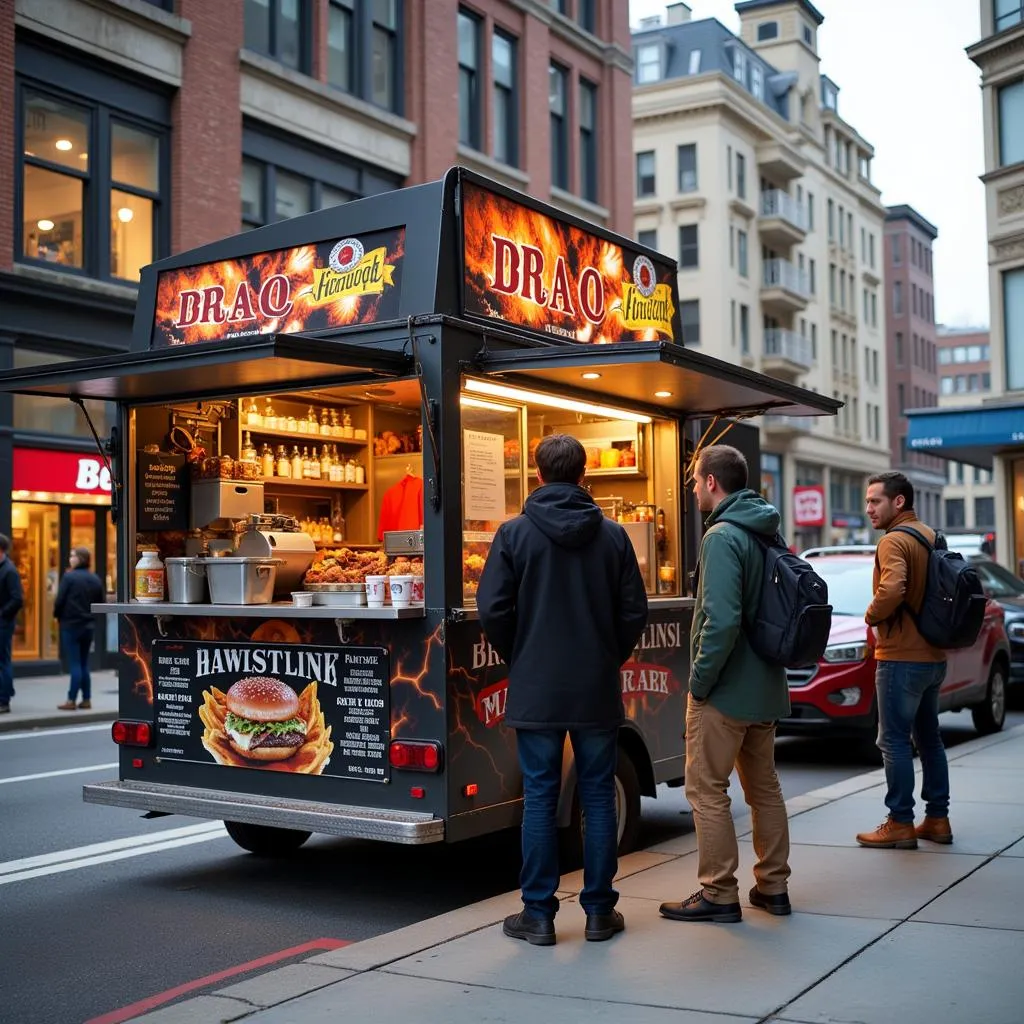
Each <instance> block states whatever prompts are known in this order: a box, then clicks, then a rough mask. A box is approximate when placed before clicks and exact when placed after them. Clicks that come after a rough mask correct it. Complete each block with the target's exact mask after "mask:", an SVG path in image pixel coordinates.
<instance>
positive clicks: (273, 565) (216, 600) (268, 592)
mask: <svg viewBox="0 0 1024 1024" xmlns="http://www.w3.org/2000/svg"><path fill="white" fill-rule="evenodd" d="M280 565H281V560H280V559H279V558H232V557H230V556H227V557H224V558H211V559H208V560H207V562H206V578H207V579H208V580H209V581H210V602H211V603H212V604H270V602H271V599H272V598H273V596H274V581H275V577H276V576H277V570H278V567H279V566H280Z"/></svg>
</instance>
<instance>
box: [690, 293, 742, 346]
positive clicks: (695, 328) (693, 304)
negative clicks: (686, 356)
mask: <svg viewBox="0 0 1024 1024" xmlns="http://www.w3.org/2000/svg"><path fill="white" fill-rule="evenodd" d="M743 309H746V307H745V306H741V307H740V310H741V312H742V310H743ZM679 317H680V320H681V322H682V325H683V343H684V344H685V345H699V344H700V302H699V301H698V300H697V299H690V300H688V301H686V302H680V303H679ZM741 319H742V318H741Z"/></svg>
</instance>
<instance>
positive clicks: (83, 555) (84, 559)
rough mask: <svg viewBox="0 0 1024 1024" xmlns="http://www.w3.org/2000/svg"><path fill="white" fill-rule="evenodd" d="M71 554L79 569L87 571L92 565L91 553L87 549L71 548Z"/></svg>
mask: <svg viewBox="0 0 1024 1024" xmlns="http://www.w3.org/2000/svg"><path fill="white" fill-rule="evenodd" d="M71 554H73V555H74V556H75V558H77V559H78V565H79V568H81V569H88V568H89V566H91V565H92V553H91V552H90V551H89V549H88V548H72V549H71Z"/></svg>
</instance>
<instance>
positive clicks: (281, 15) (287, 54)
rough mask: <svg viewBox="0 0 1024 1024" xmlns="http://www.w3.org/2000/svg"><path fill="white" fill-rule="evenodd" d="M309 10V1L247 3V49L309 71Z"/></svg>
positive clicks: (259, 1)
mask: <svg viewBox="0 0 1024 1024" xmlns="http://www.w3.org/2000/svg"><path fill="white" fill-rule="evenodd" d="M309 10H310V5H309V4H308V3H306V2H305V0H245V21H244V29H245V46H246V49H249V50H254V51H255V52H257V53H263V54H266V55H267V56H268V57H273V58H274V60H277V61H280V62H281V63H282V64H284V65H285V66H286V67H289V68H294V69H295V70H296V71H308V70H309V31H310V24H309Z"/></svg>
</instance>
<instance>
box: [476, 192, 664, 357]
mask: <svg viewBox="0 0 1024 1024" xmlns="http://www.w3.org/2000/svg"><path fill="white" fill-rule="evenodd" d="M462 188H463V192H462V218H463V246H464V260H465V298H464V306H465V311H466V312H467V313H471V314H475V315H477V316H486V317H493V318H496V319H499V320H504V321H506V322H508V323H510V324H515V325H516V326H519V327H527V328H530V329H532V330H535V331H542V332H544V333H545V334H551V335H557V336H558V337H560V338H563V339H565V340H566V341H571V342H581V343H590V344H605V343H608V342H616V341H674V342H677V343H682V341H683V338H682V331H681V329H680V324H679V311H678V308H677V307H678V302H677V301H676V298H675V270H674V268H673V267H672V266H671V265H670V264H668V263H662V264H660V265H659V263H658V262H656V261H654V260H652V259H650V258H649V257H648V256H647V255H645V254H643V253H640V252H635V251H634V252H630V251H629V250H628V249H624V248H622V247H621V246H619V245H617V244H616V243H614V242H612V241H609V240H608V239H605V238H601V237H599V236H598V235H594V234H590V233H589V232H587V231H584V230H583V229H582V228H578V227H576V226H575V225H572V224H568V223H566V222H564V221H560V220H555V219H554V218H553V217H549V216H548V215H547V214H544V213H541V212H540V211H538V210H534V209H532V208H530V207H528V206H523V205H521V204H520V203H517V202H515V201H514V200H512V199H509V198H507V197H506V196H503V195H499V194H497V193H495V192H491V191H490V190H488V189H485V188H482V187H481V186H479V185H477V184H475V183H473V182H470V181H465V182H463V186H462Z"/></svg>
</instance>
